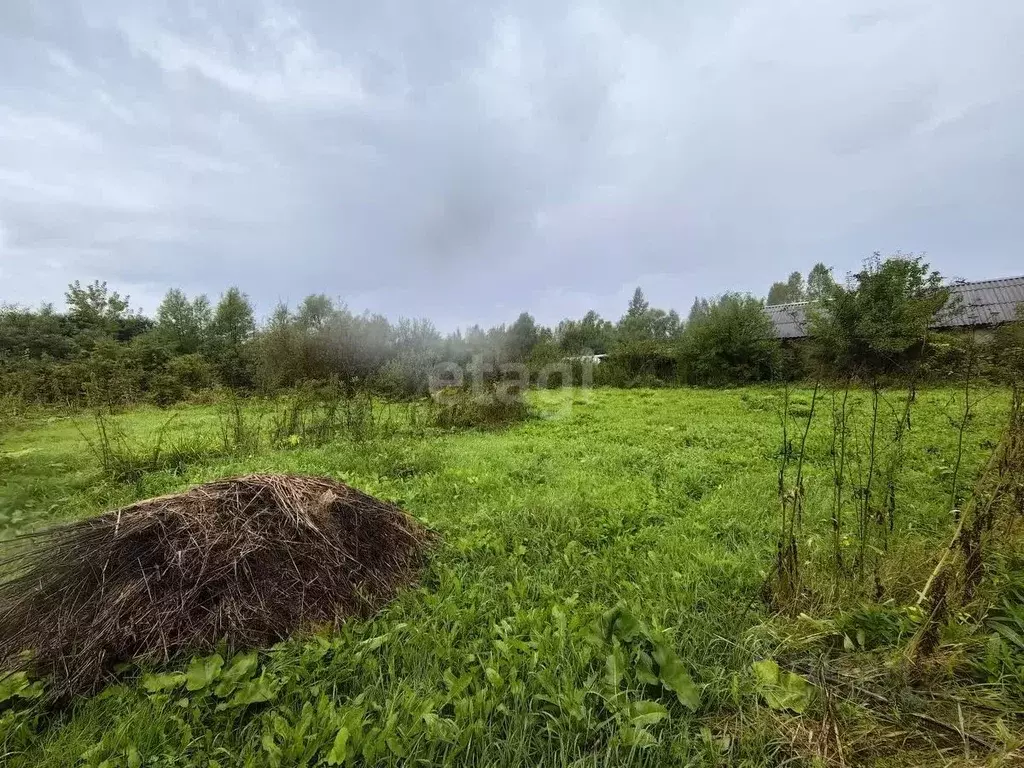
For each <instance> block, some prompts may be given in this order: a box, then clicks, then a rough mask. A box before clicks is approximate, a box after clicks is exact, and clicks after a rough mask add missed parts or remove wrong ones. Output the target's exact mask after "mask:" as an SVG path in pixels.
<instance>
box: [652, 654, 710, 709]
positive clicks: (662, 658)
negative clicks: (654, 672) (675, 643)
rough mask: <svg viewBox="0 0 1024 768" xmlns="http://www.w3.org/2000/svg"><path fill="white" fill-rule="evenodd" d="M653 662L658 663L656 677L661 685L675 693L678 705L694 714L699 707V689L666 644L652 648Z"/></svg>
mask: <svg viewBox="0 0 1024 768" xmlns="http://www.w3.org/2000/svg"><path fill="white" fill-rule="evenodd" d="M654 660H655V661H656V662H658V677H659V678H661V682H662V684H663V685H664V686H665V687H666V688H668V689H669V690H670V691H672V692H673V693H675V695H676V698H678V699H679V703H680V704H682V705H683V706H684V707H686V708H687V709H689V710H690V711H691V712H696V711H697V708H698V707H699V706H700V688H698V687H697V684H696V683H694V682H693V678H691V677H690V673H689V672H687V671H686V667H685V665H684V664H683V662H682V661H681V660H680V658H679V656H677V655H676V652H675V651H673V650H672V649H671V648H670V647H669V646H668V645H667V644H665V643H659V644H658V645H656V646H655V647H654Z"/></svg>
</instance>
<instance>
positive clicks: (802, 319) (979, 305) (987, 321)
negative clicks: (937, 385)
mask: <svg viewBox="0 0 1024 768" xmlns="http://www.w3.org/2000/svg"><path fill="white" fill-rule="evenodd" d="M948 288H949V293H950V300H949V302H948V303H947V304H946V307H945V308H944V309H942V310H940V311H939V312H938V314H936V316H935V322H933V323H932V327H933V328H967V327H972V326H987V325H999V324H1000V323H1011V322H1013V321H1014V320H1015V319H1016V318H1017V305H1018V304H1024V276H1021V277H1006V278H1001V279H999V280H976V281H974V282H960V283H953V284H952V285H950V286H948ZM809 304H810V302H807V301H797V302H793V303H791V304H772V305H770V306H767V307H765V308H764V311H765V313H766V314H767V315H768V317H769V318H770V319H771V321H772V324H773V325H774V326H775V332H776V333H777V334H778V336H779V338H781V339H801V338H803V337H805V336H807V306H808V305H809Z"/></svg>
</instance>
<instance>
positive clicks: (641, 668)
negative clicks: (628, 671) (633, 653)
mask: <svg viewBox="0 0 1024 768" xmlns="http://www.w3.org/2000/svg"><path fill="white" fill-rule="evenodd" d="M633 671H634V672H635V673H636V679H637V680H638V681H639V682H641V683H643V684H644V685H657V684H658V682H659V679H658V676H657V675H656V674H654V660H653V659H652V658H651V657H650V655H649V654H648V653H646V652H645V651H640V653H639V655H638V656H637V660H636V665H635V666H634V667H633Z"/></svg>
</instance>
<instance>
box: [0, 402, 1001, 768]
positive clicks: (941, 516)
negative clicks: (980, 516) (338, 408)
mask: <svg viewBox="0 0 1024 768" xmlns="http://www.w3.org/2000/svg"><path fill="white" fill-rule="evenodd" d="M531 397H532V405H533V406H534V408H535V410H536V411H537V412H538V414H539V415H537V416H535V417H534V418H532V419H530V420H528V421H526V422H524V423H521V424H517V425H514V426H511V427H508V428H505V429H502V430H495V431H473V430H464V431H441V430H438V429H433V428H428V427H424V426H421V425H419V424H418V423H417V421H416V417H415V412H414V411H412V410H408V409H407V410H402V407H401V406H396V407H395V408H396V410H395V413H394V414H391V415H390V417H389V418H390V421H389V422H388V423H387V426H384V427H378V428H377V429H375V430H373V431H372V432H371V433H367V434H364V435H360V436H359V438H358V439H354V438H353V437H352V436H345V435H341V436H338V437H336V438H333V439H330V440H326V441H317V444H311V443H312V441H306V440H303V439H301V438H299V437H295V439H292V440H291V441H290V442H289V441H285V443H284V444H283V445H282V447H279V448H274V449H271V448H270V447H268V446H267V445H265V444H259V443H258V442H254V443H252V444H251V445H250V446H249V449H248V450H246V449H245V447H244V441H242V440H236V441H235V442H234V446H235V450H231V451H228V450H219V449H218V446H221V445H226V444H227V442H228V438H227V437H226V432H227V429H228V428H227V426H226V424H228V422H226V421H225V418H227V417H226V416H225V408H224V406H219V405H210V406H190V407H182V408H180V409H178V410H177V411H173V412H172V411H165V410H158V409H155V408H154V409H149V408H141V409H138V410H133V411H129V412H127V413H124V414H119V415H115V416H111V417H108V419H107V423H106V424H105V428H107V429H116V430H117V434H118V435H119V436H120V437H119V439H123V441H124V443H125V445H149V444H151V443H152V442H153V441H154V440H155V439H156V436H157V435H159V436H160V439H161V441H162V444H163V447H162V449H161V450H162V452H163V453H162V454H161V456H163V458H159V457H158V458H157V460H155V461H153V462H152V463H151V466H146V467H143V468H142V469H140V470H138V471H127V472H122V473H120V475H118V476H112V474H111V473H110V472H109V471H106V472H105V471H104V469H103V467H102V466H101V457H100V455H99V454H98V450H97V443H96V431H97V425H96V423H95V422H94V421H93V419H92V417H90V416H89V415H87V414H80V415H77V416H67V415H57V414H52V415H46V414H42V415H35V416H32V417H25V418H22V419H20V420H18V421H16V422H11V423H10V424H8V425H7V426H6V428H5V429H4V430H3V431H2V432H0V538H6V537H10V536H13V535H15V534H16V533H18V532H19V531H25V530H29V529H31V528H33V527H35V526H38V525H42V524H47V523H52V522H57V521H59V520H63V519H68V518H74V517H80V516H87V515H91V514H96V513H99V512H101V511H103V510H105V509H110V508H113V507H116V506H121V505H124V504H126V503H129V502H131V501H134V500H136V499H139V498H145V497H149V496H154V495H158V494H162V493H169V492H175V491H179V490H182V489H184V488H186V487H188V486H189V485H191V484H195V483H200V482H204V481H208V480H212V479H215V478H221V477H225V476H230V475H237V474H244V473H250V472H293V473H304V474H318V475H328V476H330V477H333V478H336V479H340V480H343V481H345V482H347V483H349V484H351V485H354V486H356V487H358V488H359V489H361V490H363V491H365V492H368V493H371V494H374V495H377V496H380V497H383V498H386V499H389V500H393V501H395V502H396V503H398V504H399V505H401V506H402V507H403V508H404V509H406V510H407V511H408V512H410V513H411V514H412V515H414V516H415V517H416V518H418V519H419V520H421V521H423V522H424V523H425V524H427V525H428V526H430V527H431V528H433V529H434V530H436V531H437V532H438V533H439V534H440V535H441V537H442V539H441V543H440V544H439V545H438V546H437V548H436V549H435V550H434V551H433V552H432V554H431V557H430V562H429V565H428V567H427V569H426V571H425V572H424V574H423V576H422V579H421V581H420V584H419V586H418V587H416V588H414V589H410V590H408V591H406V592H405V593H403V594H402V595H401V596H400V598H399V599H397V600H396V601H395V602H393V603H392V604H390V605H389V606H388V607H387V608H386V609H385V610H384V611H383V612H382V613H380V614H379V615H378V616H376V617H375V618H374V619H373V620H371V621H362V622H349V623H347V624H345V625H344V626H342V627H341V628H340V629H338V630H337V631H327V630H325V631H323V632H322V633H319V634H315V635H310V636H306V637H296V638H294V639H291V640H288V641H286V642H284V643H282V644H280V645H279V646H277V647H275V648H272V649H264V650H260V651H259V652H258V653H255V654H253V653H238V654H235V655H234V656H232V655H230V654H228V653H227V652H224V653H222V654H216V655H213V656H210V657H204V658H197V659H176V660H172V661H171V662H170V663H169V664H167V665H165V666H162V667H159V668H148V669H137V668H135V667H128V668H126V669H125V670H123V672H122V675H121V677H120V678H119V680H118V682H116V683H114V684H111V685H110V686H108V687H107V688H106V689H104V690H103V691H102V692H100V693H99V694H97V695H95V696H92V697H90V698H87V699H81V700H78V701H75V702H74V703H73V704H72V705H71V706H70V707H69V708H67V709H64V710H62V711H50V710H47V709H45V708H44V707H42V706H41V705H40V704H39V703H38V700H37V699H34V698H33V696H34V695H35V693H36V692H37V691H38V684H35V685H32V684H30V683H29V681H24V680H23V681H21V682H19V683H18V684H17V685H18V686H20V687H17V688H16V687H12V686H14V684H13V683H10V682H9V683H8V684H7V685H6V688H4V687H2V686H3V685H4V684H0V763H3V764H5V765H9V766H39V765H52V766H69V765H78V764H81V765H90V766H110V767H113V766H143V765H146V766H150V765H152V766H186V765H188V766H204V768H212V767H213V766H224V767H225V768H226V767H227V766H236V765H251V766H264V765H281V766H292V765H309V766H313V765H342V764H346V765H352V764H366V765H390V764H404V765H433V764H442V763H445V764H451V765H479V766H527V765H529V766H537V765H550V766H570V765H575V766H598V765H609V764H615V765H652V766H653V765H716V764H717V765H750V766H760V765H766V766H767V765H778V764H782V763H784V762H786V761H788V760H792V761H793V762H794V763H795V764H808V765H811V764H814V761H815V760H816V759H820V754H819V746H818V745H819V743H820V742H821V740H822V739H824V738H826V737H825V736H822V735H821V734H820V733H819V731H820V725H821V722H822V720H823V712H824V711H825V709H827V708H828V707H830V706H831V705H829V703H828V701H822V700H821V698H822V697H814V698H813V699H811V700H810V701H809V704H808V706H807V707H806V708H805V707H803V706H800V707H796V706H793V707H785V706H783V707H779V706H771V705H770V704H771V701H772V700H771V697H770V696H766V695H765V690H764V685H765V682H764V676H763V674H761V673H760V672H758V671H756V670H757V669H758V668H757V667H755V666H754V665H755V664H756V663H757V662H763V661H765V660H771V659H777V658H781V657H782V656H784V655H785V654H787V653H790V652H791V648H790V643H791V642H792V638H793V636H794V635H800V636H801V637H804V638H806V637H809V636H813V635H815V633H816V632H818V631H819V630H820V628H821V626H823V623H822V621H823V620H819V619H816V618H814V617H813V616H812V617H808V618H806V619H799V618H794V619H792V620H786V621H783V620H781V619H779V618H776V617H774V616H773V614H772V612H771V611H770V610H769V609H768V608H767V607H766V605H765V602H764V600H763V598H762V595H763V587H764V585H765V582H766V577H767V575H768V574H769V571H770V569H771V567H772V564H773V562H774V557H775V548H776V541H777V537H778V528H779V499H778V476H777V475H778V469H779V454H780V445H781V439H782V438H781V423H780V402H781V397H782V393H781V390H779V389H769V388H746V389H730V390H684V389H671V390H628V391H623V390H605V389H598V390H593V391H589V392H575V393H574V394H573V395H570V396H569V399H568V400H567V399H566V395H565V394H564V393H562V392H554V393H532V394H531ZM896 397H897V396H896V395H893V398H894V399H895V398H896ZM960 397H961V395H960V393H958V392H956V391H954V390H952V389H927V390H923V391H921V392H920V393H919V394H918V402H917V404H916V405H915V409H914V417H913V423H912V427H911V430H910V432H909V435H908V438H907V447H906V459H905V468H904V471H903V472H902V475H901V483H900V488H899V496H898V499H899V502H898V503H899V507H898V512H897V514H896V515H895V518H894V526H893V532H892V534H891V536H892V538H891V541H892V542H893V546H892V552H891V556H890V557H888V558H887V559H886V561H885V566H884V569H885V570H884V573H883V574H882V575H883V581H884V583H885V587H886V593H885V595H884V596H883V597H882V599H881V601H880V602H881V603H882V604H884V602H885V600H893V601H895V602H896V603H903V602H906V601H908V600H911V599H912V597H913V595H914V590H916V589H920V587H921V584H922V581H923V579H924V578H926V577H927V575H928V572H929V571H930V569H931V566H932V565H933V564H934V560H935V558H936V553H937V552H939V551H940V550H941V548H942V547H943V546H944V545H945V543H948V541H949V538H950V536H951V535H952V531H953V529H954V526H955V522H954V519H953V517H952V515H951V513H950V500H951V498H952V496H953V489H952V488H951V484H952V477H953V475H954V473H955V474H956V476H957V478H958V482H960V483H961V485H963V486H965V487H966V488H968V489H969V487H970V485H971V481H972V479H973V477H975V475H976V474H977V472H978V471H979V469H980V468H981V466H982V465H983V463H984V462H985V461H986V460H987V458H988V456H989V454H990V452H991V449H992V446H993V445H994V443H995V441H996V440H997V439H998V438H999V435H1000V431H1001V428H1002V425H1003V421H1004V411H1005V406H1006V400H1007V395H1006V393H1005V392H1002V391H1000V390H990V391H983V392H980V393H977V394H976V397H977V398H978V400H977V405H976V413H975V416H974V418H973V419H972V420H970V422H969V423H968V424H967V427H966V429H965V431H964V435H963V451H962V461H961V466H960V467H959V468H957V467H955V465H954V462H955V460H956V456H957V445H958V443H959V442H960V440H961V436H960V430H959V425H958V419H959V417H960V412H961V409H962V402H961V399H960ZM851 399H852V400H853V401H855V406H854V410H855V416H854V419H855V422H856V420H857V419H859V420H860V422H859V424H860V427H861V431H860V432H858V434H862V433H863V426H864V424H865V423H866V422H865V421H864V419H866V413H867V408H868V404H869V393H867V392H856V393H854V394H853V395H851ZM810 402H811V393H810V391H808V390H797V391H795V392H793V393H792V395H791V408H790V411H791V416H792V418H791V426H790V429H791V430H794V431H795V432H796V433H797V434H799V433H800V432H801V431H802V428H803V427H802V424H803V423H804V422H805V421H806V419H807V418H808V417H809V416H810V415H811V414H810ZM894 403H895V400H894ZM887 407H888V406H887ZM892 407H893V408H896V407H897V405H896V404H893V405H892ZM245 408H249V409H251V410H254V409H255V408H256V407H255V406H245ZM829 408H830V405H829V401H828V400H827V398H826V399H822V400H821V401H819V402H818V407H817V409H816V411H815V413H814V418H813V421H812V423H811V427H810V430H809V432H808V437H807V442H806V448H805V451H804V465H805V466H804V474H805V476H806V483H807V491H806V494H807V498H806V502H805V508H804V515H805V520H804V522H803V529H802V530H803V531H804V536H805V538H806V541H804V542H802V544H803V545H805V547H806V549H805V551H807V552H812V553H813V552H814V551H816V549H821V550H823V551H824V549H825V548H826V547H828V546H830V545H829V541H830V536H831V528H830V527H829V524H828V520H829V515H830V508H829V500H830V499H831V494H832V475H831V466H832V456H831V453H830V450H831V441H832V435H833V430H832V423H831V414H830V411H829ZM545 414H546V415H547V416H548V417H547V418H546V417H545ZM249 415H250V416H251V417H252V418H253V419H254V418H256V417H255V416H253V414H252V413H250V414H249ZM234 418H236V419H237V414H236V415H235V417H234ZM235 426H237V423H236V424H235ZM90 444H91V447H90ZM239 446H242V447H241V448H239ZM167 455H170V456H171V458H170V459H167V458H166V456H167ZM844 546H845V543H844ZM850 546H853V544H852V543H851V544H850ZM838 599H839V598H838V597H837V596H836V595H835V594H833V592H832V591H830V587H829V586H828V583H827V579H825V578H824V577H823V578H822V580H821V582H820V588H819V589H818V590H817V596H816V598H815V600H816V602H815V603H813V605H812V608H814V607H816V608H817V609H818V610H819V611H820V613H821V615H822V616H825V615H830V612H831V611H832V610H833V609H834V608H835V607H836V606H835V605H833V602H835V601H838ZM809 612H810V613H812V614H813V613H814V612H815V611H814V610H813V609H809ZM801 621H803V622H804V625H801ZM814 622H818V623H814ZM801 627H802V628H801ZM851 634H853V635H855V636H854V637H853V638H852V641H850V640H851V639H850V638H849V637H846V638H845V639H846V640H847V641H848V642H847V645H846V647H845V649H844V646H843V644H842V643H840V644H839V646H838V651H837V652H838V653H842V652H846V653H848V654H850V656H851V657H859V656H861V655H863V654H866V653H867V650H868V649H867V647H866V646H867V645H869V643H867V642H866V641H865V640H864V638H863V637H862V638H860V639H858V638H857V637H856V634H857V633H856V632H852V633H851ZM761 669H762V670H763V668H761ZM776 703H777V702H776ZM880 709H881V710H884V709H885V708H884V707H881V708H880ZM831 716H832V717H833V720H834V721H835V722H837V723H838V724H840V726H841V728H842V737H841V739H840V741H841V742H842V748H843V749H844V750H845V752H844V754H845V758H844V759H845V760H846V761H848V762H847V764H867V763H872V762H874V763H876V764H879V765H907V764H922V765H923V764H933V763H932V762H930V761H931V757H930V755H936V754H938V750H940V749H944V748H945V747H944V745H943V744H930V743H929V741H928V738H925V737H921V738H917V737H915V736H914V735H913V734H911V735H907V733H906V731H907V727H906V726H903V725H901V726H899V727H896V726H894V725H893V724H892V721H891V720H890V719H888V717H887V715H886V713H885V712H884V711H875V710H874V709H872V708H870V707H856V706H853V705H843V706H840V707H839V710H838V712H833V713H832V715H831ZM1010 730H1012V728H1011V729H1010ZM883 732H884V733H886V734H889V735H888V736H886V738H881V736H880V735H881V734H882V733H883ZM899 732H903V736H902V737H897V736H892V734H898V733H899ZM890 736H892V737H891V738H890ZM993 739H995V740H996V743H995V744H994V746H995V747H997V752H998V751H999V750H1000V749H1002V750H1006V749H1011V748H1012V745H1011V746H1007V745H1010V744H1011V742H1012V738H1011V736H1009V735H1007V736H1006V737H1005V739H1004V740H1003V742H999V741H998V738H997V737H990V741H991V740H993ZM897 744H898V745H900V746H899V749H897V748H896V747H895V746H894V745H897ZM968 751H969V750H968ZM957 754H958V759H968V761H969V758H970V755H969V754H968V755H966V756H965V754H964V750H963V749H962V748H961V749H960V751H959V752H958V753H957ZM816 755H817V757H816Z"/></svg>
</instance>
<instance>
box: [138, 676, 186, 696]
mask: <svg viewBox="0 0 1024 768" xmlns="http://www.w3.org/2000/svg"><path fill="white" fill-rule="evenodd" d="M184 682H185V674H184V673H183V672H169V673H167V674H163V675H145V676H144V677H143V678H142V687H143V688H145V689H146V691H148V692H149V693H161V692H163V691H170V690H173V689H175V688H177V687H178V686H180V685H181V684H182V683H184Z"/></svg>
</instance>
